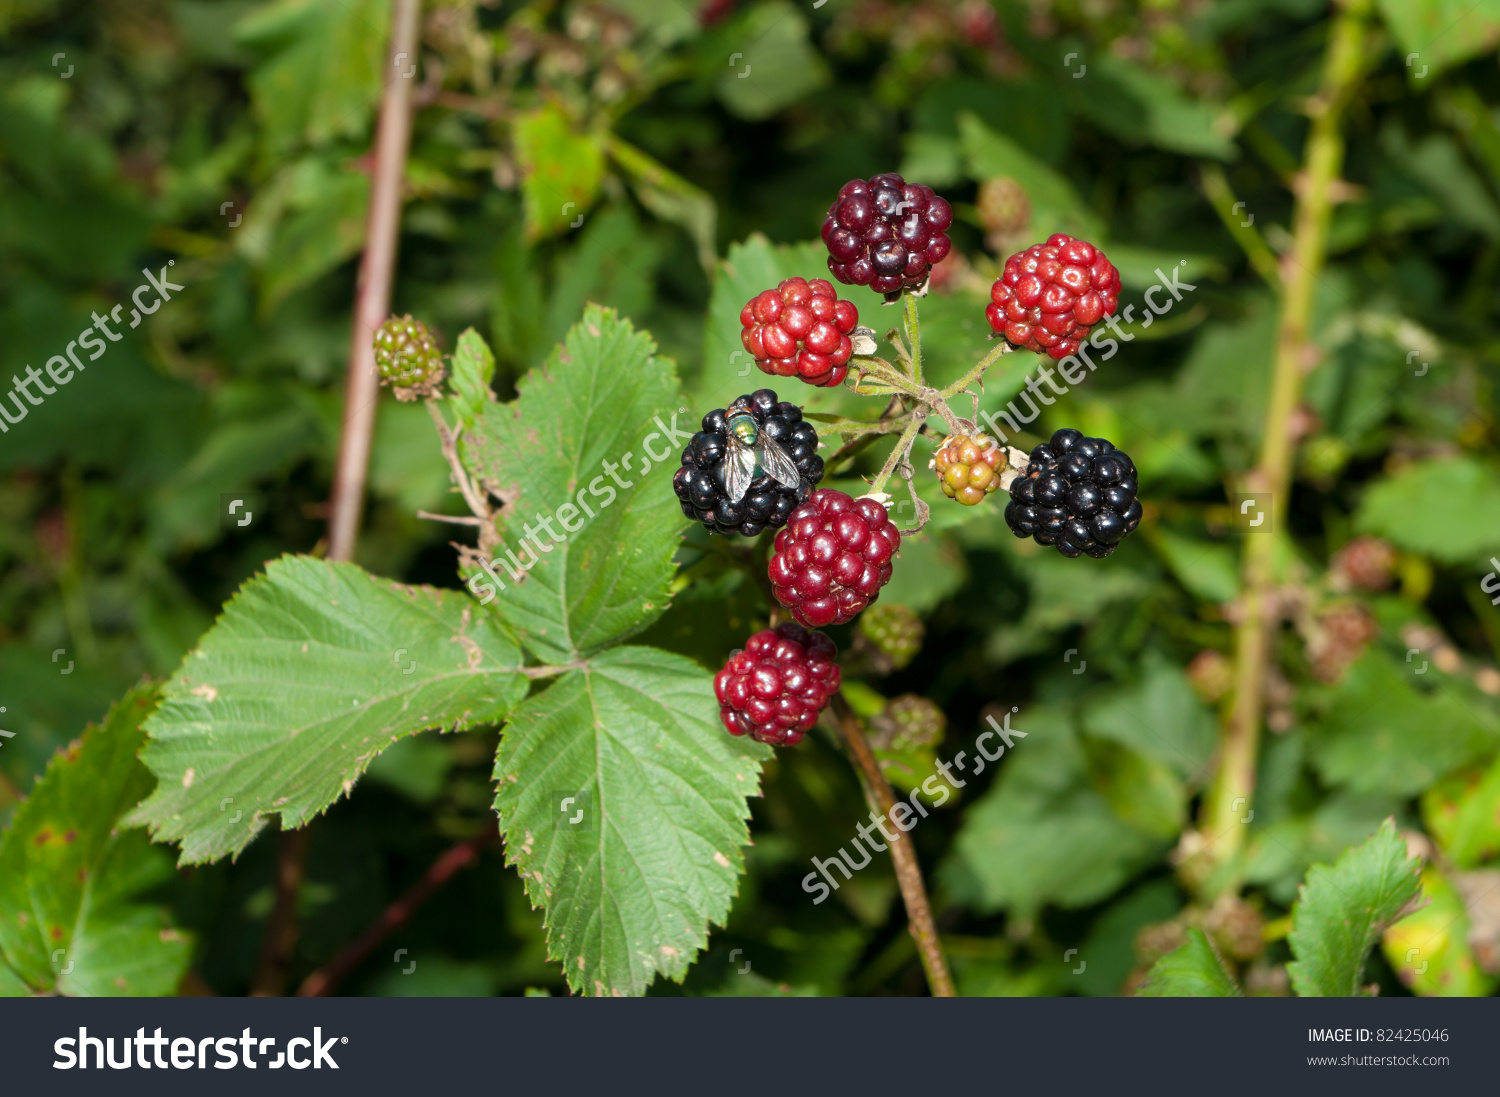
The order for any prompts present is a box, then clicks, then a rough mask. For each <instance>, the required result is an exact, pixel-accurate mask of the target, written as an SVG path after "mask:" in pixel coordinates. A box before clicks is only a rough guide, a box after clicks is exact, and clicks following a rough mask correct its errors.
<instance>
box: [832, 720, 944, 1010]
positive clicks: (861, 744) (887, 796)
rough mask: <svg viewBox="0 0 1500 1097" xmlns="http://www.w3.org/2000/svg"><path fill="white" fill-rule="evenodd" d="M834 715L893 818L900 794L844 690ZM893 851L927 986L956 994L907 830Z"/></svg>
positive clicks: (870, 791)
mask: <svg viewBox="0 0 1500 1097" xmlns="http://www.w3.org/2000/svg"><path fill="white" fill-rule="evenodd" d="M833 715H834V719H835V721H836V722H837V723H838V726H839V731H840V733H841V734H842V735H843V736H844V741H845V742H846V743H848V744H849V753H851V754H852V755H854V761H855V764H856V765H857V767H858V769H859V773H860V777H861V783H862V784H863V785H864V786H865V793H866V795H867V796H868V797H869V798H870V800H871V801H873V802H874V805H875V807H876V809H877V810H878V811H879V812H880V813H881V814H882V815H884V816H885V817H887V818H889V817H890V814H891V809H892V808H893V807H895V806H896V794H895V793H894V792H892V791H891V784H890V782H889V781H887V780H886V779H885V774H884V773H882V772H881V769H880V763H879V761H877V760H876V758H875V753H874V751H872V750H871V749H870V744H869V742H868V741H866V739H865V733H864V732H863V731H862V730H860V726H859V718H858V717H857V716H855V715H854V710H853V709H851V708H850V707H849V702H848V701H846V700H844V695H843V694H842V693H835V694H834V695H833ZM890 851H891V862H892V864H894V865H895V868H896V882H897V883H898V884H899V885H900V886H901V900H902V902H903V903H905V904H906V920H907V928H908V929H909V930H910V931H911V935H912V938H913V939H914V940H915V941H916V942H917V953H918V954H919V955H920V956H921V957H922V969H923V970H924V971H925V972H926V973H927V986H928V987H929V988H930V989H931V991H932V996H933V997H934V998H955V997H957V996H958V991H957V990H956V989H955V988H954V986H953V976H952V975H951V974H949V972H948V960H947V958H946V957H945V956H944V955H943V944H942V941H941V939H940V938H939V937H938V931H937V923H936V922H934V921H933V920H932V905H931V904H930V903H929V902H928V901H927V886H926V885H925V884H924V883H923V882H922V867H921V865H919V864H918V863H917V851H916V850H915V849H913V848H912V843H911V837H910V835H909V834H905V835H903V836H902V837H901V838H900V840H898V841H894V842H891V843H890Z"/></svg>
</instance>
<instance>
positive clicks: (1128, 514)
mask: <svg viewBox="0 0 1500 1097" xmlns="http://www.w3.org/2000/svg"><path fill="white" fill-rule="evenodd" d="M1136 490H1137V484H1136V476H1135V462H1133V461H1132V460H1131V459H1130V458H1129V457H1128V456H1126V454H1125V453H1124V451H1123V450H1118V449H1115V447H1114V446H1113V445H1112V444H1110V443H1109V442H1108V441H1106V440H1105V439H1103V438H1085V437H1084V436H1083V434H1082V433H1080V432H1079V431H1076V430H1072V429H1064V430H1060V431H1058V432H1057V433H1056V434H1054V435H1053V436H1052V440H1051V441H1050V442H1043V443H1042V444H1041V445H1039V446H1037V447H1036V448H1035V449H1034V450H1032V451H1031V463H1030V464H1028V465H1027V466H1026V471H1025V472H1023V473H1021V475H1019V476H1017V477H1016V478H1015V480H1013V481H1011V485H1010V503H1009V504H1007V506H1006V508H1005V524H1006V525H1008V526H1009V527H1010V531H1011V532H1012V533H1014V534H1015V535H1016V536H1017V537H1030V538H1031V539H1032V540H1034V541H1035V542H1036V543H1037V544H1039V545H1053V546H1054V547H1056V549H1057V551H1058V552H1060V553H1062V554H1063V555H1064V556H1069V557H1076V556H1081V555H1084V554H1085V553H1087V554H1088V555H1089V556H1092V557H1094V558H1095V559H1102V558H1103V557H1105V556H1108V555H1109V554H1110V553H1112V552H1114V551H1115V547H1116V546H1117V545H1118V543H1119V541H1120V539H1121V538H1122V537H1124V536H1125V535H1126V534H1128V533H1132V532H1134V531H1135V527H1136V526H1138V525H1140V523H1141V504H1140V500H1138V499H1137V498H1136V497H1135V496H1136Z"/></svg>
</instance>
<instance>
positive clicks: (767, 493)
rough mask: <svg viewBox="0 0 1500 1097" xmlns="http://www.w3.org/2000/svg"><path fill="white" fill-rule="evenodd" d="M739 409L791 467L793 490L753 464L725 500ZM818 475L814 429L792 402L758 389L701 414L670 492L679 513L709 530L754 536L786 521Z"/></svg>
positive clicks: (820, 460)
mask: <svg viewBox="0 0 1500 1097" xmlns="http://www.w3.org/2000/svg"><path fill="white" fill-rule="evenodd" d="M740 408H743V409H744V410H746V411H748V413H749V414H750V415H751V416H752V417H753V418H754V419H755V422H756V426H757V428H758V431H759V433H760V435H762V436H764V437H765V438H766V439H768V440H769V441H770V442H771V443H774V444H775V445H777V446H779V447H780V448H781V451H782V452H783V453H785V454H786V455H787V457H789V458H790V459H791V462H792V464H793V465H795V466H796V468H797V471H798V473H800V474H801V479H800V481H799V482H798V484H797V486H796V487H795V488H790V487H786V486H784V485H782V484H781V483H779V482H777V481H776V480H775V479H774V478H773V477H772V476H771V475H770V474H769V473H767V472H766V471H765V470H764V469H763V468H762V467H761V466H760V463H757V465H756V469H755V477H754V479H752V480H751V481H750V487H749V488H748V489H747V490H746V492H745V494H744V497H743V498H741V499H740V500H738V501H731V500H730V499H729V497H728V495H729V493H728V491H727V490H726V488H725V485H724V465H725V458H726V457H728V455H729V435H728V432H729V413H730V412H731V411H733V410H737V409H740ZM821 479H823V458H821V457H819V456H818V432H817V430H816V429H815V428H814V427H813V425H812V424H811V423H807V422H804V421H803V419H802V409H801V408H799V407H798V406H797V405H796V404H792V403H788V402H786V401H778V400H777V398H776V394H775V393H774V392H772V391H771V390H770V389H757V390H756V391H755V392H752V393H748V394H746V395H744V396H741V397H740V398H739V399H738V400H736V401H734V403H732V404H730V405H729V407H728V408H716V409H714V410H713V411H711V412H709V413H708V414H707V415H705V416H704V417H703V429H702V430H700V431H699V432H698V433H697V434H695V435H693V437H692V440H691V441H690V442H688V444H687V448H686V449H684V450H683V451H682V467H681V468H679V469H678V470H677V472H676V473H674V474H673V476H672V490H673V491H675V492H676V493H677V498H678V500H679V501H680V502H681V504H682V513H683V514H685V515H687V516H688V517H689V518H693V519H696V520H697V521H699V522H702V523H703V525H704V528H706V529H707V530H708V531H709V532H710V533H723V534H730V533H740V534H743V535H744V536H746V537H754V536H755V535H756V534H758V533H760V531H761V530H763V529H767V528H770V529H779V528H781V527H782V526H784V525H786V520H787V516H788V515H790V514H791V513H792V511H794V510H795V509H796V508H797V507H798V506H799V505H800V504H801V503H803V502H806V500H807V498H808V497H809V496H810V495H811V494H812V491H813V488H814V487H816V486H817V483H818V481H819V480H821Z"/></svg>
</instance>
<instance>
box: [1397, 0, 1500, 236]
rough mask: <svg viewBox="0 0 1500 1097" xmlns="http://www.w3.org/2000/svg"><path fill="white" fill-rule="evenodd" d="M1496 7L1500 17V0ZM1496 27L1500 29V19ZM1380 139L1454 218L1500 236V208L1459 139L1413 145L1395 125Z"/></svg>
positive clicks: (1440, 136)
mask: <svg viewBox="0 0 1500 1097" xmlns="http://www.w3.org/2000/svg"><path fill="white" fill-rule="evenodd" d="M1495 7H1496V12H1497V16H1500V0H1497V2H1496V3H1495ZM1496 26H1497V29H1500V21H1497V24H1496ZM1380 141H1381V145H1382V146H1384V149H1385V153H1386V156H1387V157H1388V158H1389V159H1390V161H1391V162H1392V163H1394V164H1399V165H1400V168H1401V170H1402V171H1403V172H1405V173H1406V174H1407V175H1410V176H1411V177H1412V178H1414V179H1416V180H1417V181H1418V182H1419V183H1421V184H1422V186H1423V187H1425V188H1426V189H1427V190H1428V191H1430V192H1431V193H1432V194H1433V196H1434V197H1436V198H1437V199H1438V200H1439V201H1440V202H1442V203H1443V206H1444V207H1445V208H1446V209H1447V211H1448V215H1449V216H1450V217H1452V218H1453V219H1454V220H1455V221H1457V222H1458V223H1459V224H1461V225H1463V226H1464V227H1465V228H1470V229H1473V230H1474V231H1476V232H1479V233H1482V234H1483V235H1485V236H1487V237H1489V238H1490V239H1491V240H1495V239H1500V208H1497V207H1496V206H1495V200H1494V199H1493V198H1491V197H1490V194H1489V191H1487V190H1486V189H1485V185H1484V182H1483V181H1482V180H1481V179H1480V178H1479V175H1478V173H1476V172H1475V171H1474V169H1473V168H1471V167H1470V166H1469V162H1468V160H1466V159H1465V158H1464V155H1463V153H1462V152H1460V151H1459V148H1458V142H1457V141H1455V140H1454V139H1453V138H1452V137H1450V136H1449V135H1448V134H1446V133H1433V134H1428V135H1427V136H1426V137H1424V138H1423V139H1422V140H1421V141H1419V142H1418V143H1417V144H1415V145H1413V144H1412V143H1411V142H1410V141H1409V140H1408V139H1407V137H1406V134H1405V133H1404V132H1403V131H1402V130H1401V129H1400V128H1399V127H1398V126H1395V125H1391V126H1388V127H1387V128H1386V129H1384V130H1382V131H1381V135H1380Z"/></svg>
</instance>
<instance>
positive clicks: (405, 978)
mask: <svg viewBox="0 0 1500 1097" xmlns="http://www.w3.org/2000/svg"><path fill="white" fill-rule="evenodd" d="M402 961H403V962H404V963H406V964H410V965H414V966H413V967H412V969H411V971H410V973H408V972H407V971H406V969H405V968H404V967H399V966H398V967H395V968H394V970H392V971H390V972H387V973H386V975H385V976H384V978H382V979H381V980H380V981H379V982H378V983H377V984H376V985H375V986H374V987H373V988H372V989H371V991H370V993H371V994H372V995H375V996H377V997H382V998H488V997H490V996H491V995H493V994H494V993H495V982H496V979H495V974H494V972H492V971H491V970H490V969H489V968H488V967H486V965H484V964H482V963H472V962H471V963H461V962H459V961H457V960H451V959H449V958H448V957H446V956H432V955H428V954H426V953H425V952H414V953H412V954H411V956H410V958H409V959H408V958H407V957H402Z"/></svg>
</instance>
